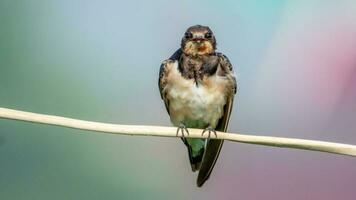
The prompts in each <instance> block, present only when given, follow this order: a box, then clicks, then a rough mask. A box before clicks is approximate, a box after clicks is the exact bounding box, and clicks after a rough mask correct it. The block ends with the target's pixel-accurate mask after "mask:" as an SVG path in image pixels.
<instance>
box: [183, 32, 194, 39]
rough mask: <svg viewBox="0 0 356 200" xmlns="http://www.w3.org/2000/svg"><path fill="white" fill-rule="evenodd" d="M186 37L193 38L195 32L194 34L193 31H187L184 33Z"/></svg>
mask: <svg viewBox="0 0 356 200" xmlns="http://www.w3.org/2000/svg"><path fill="white" fill-rule="evenodd" d="M184 37H185V38H186V39H189V38H192V37H193V34H192V33H191V32H186V33H185V34H184Z"/></svg>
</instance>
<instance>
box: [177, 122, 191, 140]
mask: <svg viewBox="0 0 356 200" xmlns="http://www.w3.org/2000/svg"><path fill="white" fill-rule="evenodd" d="M179 131H180V132H181V134H182V138H185V135H184V132H186V133H187V135H189V131H188V129H187V127H186V126H185V124H184V123H183V122H181V123H180V124H179V126H178V128H177V133H176V136H177V137H178V135H179Z"/></svg>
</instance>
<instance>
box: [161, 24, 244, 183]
mask: <svg viewBox="0 0 356 200" xmlns="http://www.w3.org/2000/svg"><path fill="white" fill-rule="evenodd" d="M216 46H217V43H216V38H215V35H214V33H213V32H212V30H211V29H210V28H209V26H203V25H194V26H191V27H189V28H188V29H187V30H186V31H185V33H184V36H183V37H182V40H181V45H180V48H179V49H178V50H177V51H175V52H174V54H173V55H172V56H171V57H170V58H168V59H166V60H164V61H163V62H162V64H161V67H160V70H159V80H158V87H159V91H160V95H161V98H162V100H163V102H164V105H165V107H166V110H167V112H168V114H169V117H170V120H171V122H172V124H173V125H174V126H176V127H178V128H177V136H178V134H180V135H181V139H182V141H183V143H184V144H185V145H186V147H187V149H188V156H189V161H190V165H191V168H192V171H193V172H197V171H198V177H197V182H196V184H197V186H198V187H201V186H202V185H203V184H204V183H205V182H206V180H207V179H208V178H209V177H210V174H211V172H212V170H213V168H214V166H215V163H216V161H217V159H218V156H219V153H220V150H221V147H222V145H223V140H219V139H210V138H211V137H212V136H211V133H213V134H214V135H215V136H216V137H217V135H216V131H222V132H226V131H227V127H228V124H229V119H230V115H231V111H232V106H233V101H234V96H235V94H236V90H237V89H236V88H237V83H236V78H235V77H236V76H235V73H234V70H233V67H232V64H231V63H230V61H229V59H228V58H227V57H226V56H225V55H224V54H223V53H220V52H217V51H216ZM188 128H199V129H204V131H203V132H202V135H204V134H205V133H208V134H209V135H208V139H198V138H195V139H193V138H186V136H187V135H189V131H188Z"/></svg>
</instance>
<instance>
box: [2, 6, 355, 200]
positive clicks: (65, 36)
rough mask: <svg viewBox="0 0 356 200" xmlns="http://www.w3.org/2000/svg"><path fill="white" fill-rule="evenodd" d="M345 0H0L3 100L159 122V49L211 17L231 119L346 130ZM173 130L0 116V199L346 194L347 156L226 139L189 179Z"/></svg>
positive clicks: (349, 179) (349, 40) (351, 43)
mask: <svg viewBox="0 0 356 200" xmlns="http://www.w3.org/2000/svg"><path fill="white" fill-rule="evenodd" d="M355 13H356V1H353V0H343V1H331V0H330V1H329V0H325V1H324V0H273V1H272V0H269V1H267V0H266V1H258V0H253V1H252V0H245V1H237V0H225V1H202V0H201V1H187V0H185V1H163V0H160V1H144V0H136V1H134V0H132V1H117V0H115V1H114V0H109V1H99V0H93V1H84V0H61V1H59V0H58V1H52V0H48V1H43V0H31V1H24V0H1V1H0V106H1V107H7V108H13V109H20V110H25V111H32V112H39V113H45V114H54V115H61V116H67V117H72V118H79V119H85V120H93V121H100V122H111V123H120V124H141V125H170V122H169V118H168V115H167V114H166V111H165V108H164V105H163V102H162V101H161V99H160V96H159V92H158V87H157V78H158V70H159V66H160V62H161V61H162V60H164V59H166V58H168V57H169V56H170V55H171V54H172V53H173V52H174V51H175V50H176V49H177V48H178V47H179V44H180V39H181V37H182V36H183V33H184V31H185V29H186V28H187V27H188V26H191V25H195V24H203V25H208V26H210V27H211V28H212V30H213V31H214V32H215V34H216V37H217V41H218V50H219V51H221V52H224V53H225V54H226V55H227V56H228V57H229V58H230V60H231V62H232V63H233V65H234V67H235V70H236V72H237V75H238V77H239V78H238V81H239V92H238V97H237V99H236V101H235V104H234V111H233V114H232V119H231V123H230V127H229V130H230V131H231V132H239V133H244V134H253V135H270V136H282V137H295V138H305V139H317V140H325V141H333V142H343V143H350V144H356V103H355V102H356V14H355ZM195 180H196V174H193V173H192V172H191V170H190V166H189V162H188V157H187V152H186V148H185V147H184V145H183V144H182V142H181V141H180V140H179V139H175V138H158V137H130V136H117V135H105V134H99V133H95V132H85V131H79V130H71V129H67V128H61V127H53V126H46V125H38V124H30V123H24V122H15V121H9V120H3V119H0V199H3V200H8V199H9V200H21V199H36V200H42V199H53V200H56V199H58V200H60V199H87V200H89V199H206V200H208V199H244V200H249V199H273V200H277V199H281V200H284V199H288V200H299V199H323V200H328V199H330V200H332V199H343V200H354V199H355V198H356V190H355V185H356V159H355V158H353V157H347V156H340V155H332V154H326V153H319V152H309V151H303V150H292V149H280V148H272V147H264V146H256V145H248V144H239V143H231V142H226V143H225V145H224V147H223V150H222V153H221V156H220V159H219V161H218V163H217V165H216V168H215V170H214V171H213V174H212V176H211V178H210V179H209V181H208V182H207V183H206V184H205V185H204V187H203V188H197V187H196V185H195Z"/></svg>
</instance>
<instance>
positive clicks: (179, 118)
mask: <svg viewBox="0 0 356 200" xmlns="http://www.w3.org/2000/svg"><path fill="white" fill-rule="evenodd" d="M167 76H168V77H167V80H168V82H167V85H166V87H165V89H164V90H165V91H166V92H167V99H168V100H169V111H170V116H171V121H172V122H173V124H174V125H176V126H178V125H179V124H180V123H181V122H183V123H185V125H187V126H188V127H196V128H204V127H206V126H208V125H210V126H212V127H213V128H215V127H216V125H217V122H218V120H219V119H220V118H221V117H222V115H223V108H224V105H225V104H226V87H225V86H226V84H228V83H227V80H226V79H224V77H220V76H217V75H213V76H210V77H206V78H204V79H203V80H202V81H201V82H199V83H198V84H196V83H195V82H194V80H192V79H189V80H188V79H185V78H184V77H182V75H181V73H180V72H179V71H178V62H175V63H174V64H173V65H171V68H170V69H169V70H168V74H167Z"/></svg>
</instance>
